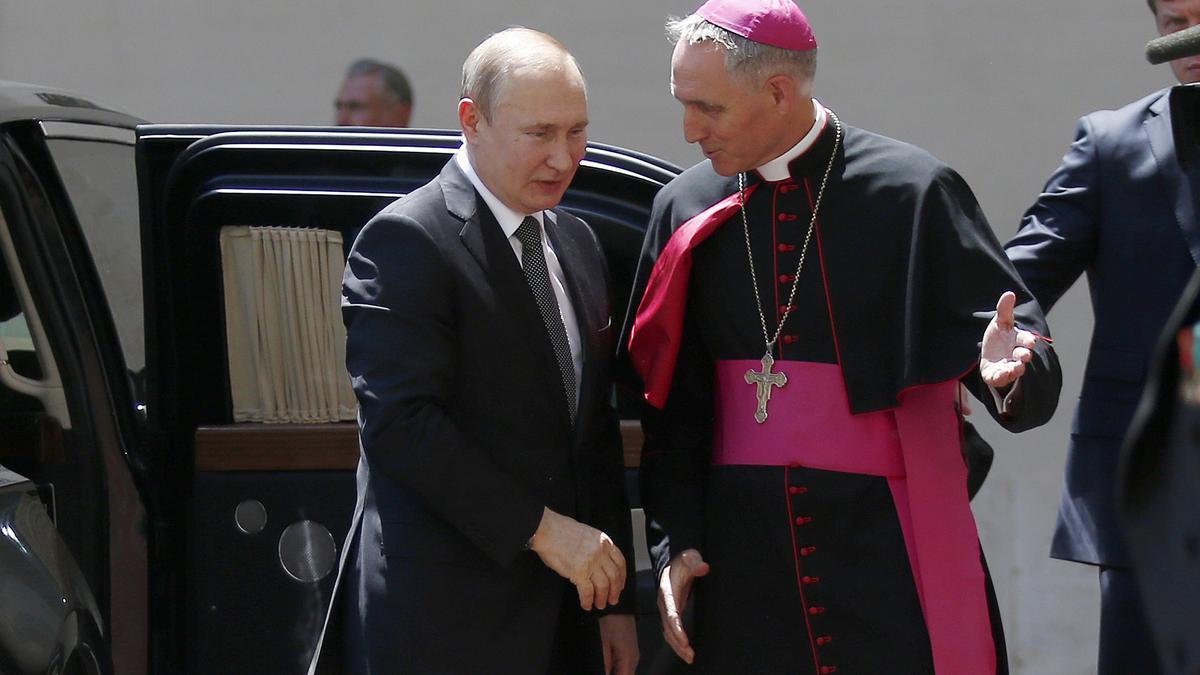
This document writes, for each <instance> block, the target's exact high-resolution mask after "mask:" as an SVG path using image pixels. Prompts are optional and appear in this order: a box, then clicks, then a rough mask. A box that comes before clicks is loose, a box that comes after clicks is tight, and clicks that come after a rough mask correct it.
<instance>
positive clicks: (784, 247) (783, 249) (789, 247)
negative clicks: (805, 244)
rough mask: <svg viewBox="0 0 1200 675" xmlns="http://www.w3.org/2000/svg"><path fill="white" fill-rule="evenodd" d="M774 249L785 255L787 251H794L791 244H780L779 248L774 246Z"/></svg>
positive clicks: (794, 248)
mask: <svg viewBox="0 0 1200 675" xmlns="http://www.w3.org/2000/svg"><path fill="white" fill-rule="evenodd" d="M775 248H777V249H778V250H779V252H780V253H787V252H789V251H795V250H796V247H795V246H793V245H791V244H780V245H779V246H776V247H775Z"/></svg>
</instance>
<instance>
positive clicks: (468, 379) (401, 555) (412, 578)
mask: <svg viewBox="0 0 1200 675" xmlns="http://www.w3.org/2000/svg"><path fill="white" fill-rule="evenodd" d="M546 231H547V236H548V237H549V238H550V244H551V246H552V247H553V248H554V251H555V253H556V255H557V256H558V258H559V261H560V262H561V264H562V268H563V271H564V273H565V275H566V278H567V285H568V287H569V290H570V293H571V297H572V304H573V305H574V308H575V313H576V316H577V318H578V322H579V333H580V335H581V339H582V342H583V345H582V346H583V350H584V359H583V372H582V376H581V378H580V384H581V386H580V400H579V408H578V411H579V412H578V417H577V420H576V423H575V425H574V427H572V424H571V422H570V418H569V413H568V410H567V405H566V399H565V397H564V396H563V392H562V384H561V382H562V381H561V379H560V378H561V375H560V374H559V370H558V365H557V361H556V360H555V356H554V352H553V348H552V347H551V344H550V340H549V337H548V336H547V332H546V329H545V325H544V323H543V321H542V319H541V315H540V313H539V311H538V308H537V303H536V300H535V299H534V296H533V294H532V292H531V291H530V290H529V286H528V284H527V283H526V281H525V277H524V275H523V273H522V271H521V267H520V264H519V262H518V260H517V258H516V256H515V255H513V251H512V248H511V246H510V245H509V243H508V241H507V240H506V239H505V237H504V234H503V232H502V231H501V229H500V226H499V225H498V224H497V223H496V221H495V218H494V216H493V215H492V214H491V212H490V211H489V210H488V208H487V206H486V205H485V204H484V202H483V201H482V199H480V198H479V196H478V195H477V193H476V191H475V189H474V188H473V186H472V185H471V183H470V181H469V180H468V178H467V177H466V176H465V175H464V174H463V173H462V171H461V170H460V169H459V168H458V166H457V164H456V163H455V162H454V161H453V160H451V161H450V162H448V163H447V164H446V166H445V168H444V169H443V170H442V172H441V174H440V175H439V176H438V178H436V179H435V180H433V181H432V182H430V183H429V184H427V185H425V186H423V187H421V188H420V189H418V190H416V191H414V192H413V193H412V194H409V195H408V196H406V197H405V198H403V199H401V200H399V201H397V202H395V203H393V204H392V205H390V206H389V207H387V208H386V209H384V210H383V211H382V212H381V213H380V214H378V215H377V216H375V218H373V219H372V220H371V221H370V222H369V223H368V224H367V225H366V226H365V227H364V228H363V230H362V232H361V233H360V234H359V235H358V237H357V239H356V240H355V242H354V246H353V249H352V250H351V253H350V257H349V260H348V264H347V268H346V275H345V280H344V285H343V301H342V308H343V314H344V319H345V323H346V327H347V331H348V338H347V350H346V361H347V365H348V368H349V371H350V375H351V377H352V379H353V384H354V390H355V393H356V394H357V396H358V401H359V425H360V443H361V448H362V455H361V459H360V461H359V469H358V504H357V507H356V509H355V517H354V523H353V525H352V527H351V530H350V534H349V536H348V537H347V541H346V546H345V548H344V550H343V554H342V561H341V568H340V570H339V578H338V582H337V585H336V587H335V591H334V600H333V602H332V608H331V612H330V619H329V620H327V625H326V629H325V635H324V636H323V638H322V644H321V645H319V646H318V650H319V653H318V656H317V659H316V660H319V661H320V663H321V669H319V670H318V672H325V671H324V667H325V665H326V664H329V663H333V662H336V661H337V660H338V658H340V657H339V656H337V655H335V653H331V652H336V651H337V647H341V648H343V649H346V650H353V651H352V652H350V653H352V654H361V656H362V657H363V658H364V659H366V660H367V662H368V663H370V664H371V667H372V668H375V669H376V671H378V670H379V669H382V670H381V671H379V672H389V673H399V672H419V673H435V672H436V673H441V672H445V673H475V672H493V673H499V672H522V673H525V672H528V673H535V672H545V671H546V668H547V663H548V661H549V659H550V657H551V649H552V646H553V643H554V640H555V634H556V633H555V631H556V626H557V625H558V622H559V620H560V604H562V603H560V600H561V599H562V596H563V594H564V592H567V593H572V594H573V591H571V590H570V587H569V586H568V585H567V583H566V582H565V581H564V580H563V579H562V578H560V577H559V576H557V575H556V574H555V573H554V572H552V571H551V570H550V569H549V568H547V567H545V565H543V564H542V562H541V561H540V560H539V559H538V557H537V556H536V554H534V553H532V552H531V551H526V550H524V546H525V544H526V542H527V541H528V540H529V538H530V536H531V535H532V534H533V532H534V530H536V528H537V525H538V523H539V521H540V519H541V516H542V508H543V506H548V507H550V508H551V509H553V510H555V511H557V512H559V513H562V514H564V515H568V516H572V517H574V518H576V519H578V520H581V521H583V522H587V523H590V524H592V525H593V526H595V527H597V528H599V529H601V530H603V531H604V532H607V533H609V534H610V536H612V537H613V539H614V540H615V541H616V542H617V543H618V545H619V546H621V548H622V550H623V551H624V552H625V555H626V558H627V559H628V560H630V561H632V559H633V558H632V548H631V546H630V541H631V538H630V526H629V510H628V507H627V505H626V498H625V495H624V487H623V485H624V483H623V474H624V467H623V461H622V453H621V443H620V433H619V429H618V422H617V418H616V414H615V412H614V411H613V409H612V407H611V406H610V405H609V392H610V383H609V362H610V354H611V353H612V351H613V349H612V347H613V333H614V331H613V327H612V321H611V312H610V308H609V300H608V291H607V288H606V283H605V279H606V267H605V265H604V261H603V254H602V252H601V249H600V245H599V242H598V241H597V240H596V237H595V235H594V234H593V233H592V231H591V230H590V229H589V228H588V227H587V225H585V224H584V223H583V221H581V220H579V219H578V218H575V217H574V216H571V215H570V214H568V213H566V212H565V211H560V210H554V211H553V212H547V217H546ZM629 569H630V573H631V574H632V570H633V565H632V564H630V565H629ZM632 587H633V586H632V583H630V584H629V586H628V588H629V589H632ZM631 595H632V590H630V591H627V592H625V593H623V594H622V602H623V603H625V602H628V601H627V598H628V597H629V596H631ZM567 604H569V603H567ZM575 607H576V610H578V602H577V601H575ZM623 609H624V610H625V611H631V610H629V609H627V608H623ZM339 619H343V620H344V624H339V621H338V620H339ZM592 625H593V626H594V623H593V624H592ZM339 633H340V639H339ZM331 648H333V649H331ZM316 660H315V661H316ZM376 671H370V672H376ZM363 672H367V671H366V670H364V671H363Z"/></svg>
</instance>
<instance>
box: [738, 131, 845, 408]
mask: <svg viewBox="0 0 1200 675" xmlns="http://www.w3.org/2000/svg"><path fill="white" fill-rule="evenodd" d="M826 112H827V113H828V114H829V117H830V118H831V119H832V120H833V126H834V130H835V134H834V137H833V151H832V152H831V153H830V155H829V164H828V165H827V166H826V167H825V175H824V176H823V177H822V178H821V188H820V189H819V190H817V200H816V201H815V202H814V203H813V210H812V218H810V219H809V221H808V232H807V233H806V234H805V235H804V246H802V247H801V248H800V262H799V263H798V264H797V265H796V275H795V276H794V277H793V278H792V290H791V292H789V293H788V301H787V304H786V305H785V306H784V308H783V316H782V317H780V318H779V325H778V326H776V327H775V335H771V334H770V333H768V332H767V316H766V314H765V313H764V312H763V309H762V296H760V295H759V293H758V276H757V275H756V274H755V271H754V250H753V249H752V248H751V246H750V219H749V218H748V217H747V216H746V174H745V173H739V174H738V206H739V207H740V209H741V212H742V229H743V231H744V232H745V233H746V257H747V259H749V261H750V284H751V287H752V288H753V289H754V307H755V308H756V309H758V320H759V323H760V324H761V325H762V332H763V340H764V341H765V342H766V346H767V349H766V353H765V354H764V355H763V357H762V371H761V372H758V371H755V370H754V369H750V370H749V371H747V372H746V384H753V385H755V387H756V388H757V392H756V397H757V399H758V409H757V410H756V411H755V413H754V419H755V420H756V421H757V422H758V423H759V424H762V423H763V422H766V421H767V401H769V400H771V387H782V386H783V385H785V384H787V374H785V373H782V372H777V373H773V372H771V368H772V366H774V365H775V357H773V356H772V355H771V352H773V351H775V343H776V342H778V341H779V334H780V333H782V332H783V326H784V324H786V323H787V319H788V316H789V315H790V314H791V313H792V303H793V301H795V299H796V288H797V287H798V286H799V285H800V272H801V271H802V270H803V269H804V258H805V256H806V255H807V254H808V244H809V242H810V241H812V234H813V228H814V227H815V226H816V224H817V212H818V211H820V210H821V200H822V199H823V198H824V197H825V186H826V185H828V183H829V174H830V173H832V172H833V163H834V161H835V160H836V159H837V151H838V146H839V145H841V141H842V121H841V120H840V119H838V116H837V115H836V114H834V112H833V111H832V110H828V109H827V110H826Z"/></svg>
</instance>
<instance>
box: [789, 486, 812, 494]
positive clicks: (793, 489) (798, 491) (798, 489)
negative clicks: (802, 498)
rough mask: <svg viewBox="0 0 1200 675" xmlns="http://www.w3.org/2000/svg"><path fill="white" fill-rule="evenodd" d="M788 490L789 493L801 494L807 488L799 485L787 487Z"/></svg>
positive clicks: (806, 490)
mask: <svg viewBox="0 0 1200 675" xmlns="http://www.w3.org/2000/svg"><path fill="white" fill-rule="evenodd" d="M788 492H789V493H791V494H794V495H802V494H804V493H805V492H808V488H806V487H799V486H792V487H790V488H788Z"/></svg>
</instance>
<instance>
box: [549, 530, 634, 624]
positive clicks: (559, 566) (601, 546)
mask: <svg viewBox="0 0 1200 675" xmlns="http://www.w3.org/2000/svg"><path fill="white" fill-rule="evenodd" d="M529 548H530V549H532V550H533V552H534V553H536V554H538V557H539V558H541V559H542V562H543V563H545V565H546V567H549V568H550V569H552V570H554V571H555V572H557V573H558V575H559V576H561V577H563V578H565V579H567V580H568V581H570V582H571V583H572V584H574V585H575V590H576V591H578V592H579V606H580V607H582V608H583V609H585V610H590V609H591V608H592V607H595V608H596V609H604V608H605V607H607V606H608V605H615V604H617V600H618V599H619V598H620V596H621V590H622V589H624V588H625V556H623V555H621V549H619V548H617V545H616V544H614V543H613V540H612V539H610V538H609V536H608V535H607V534H604V533H603V532H601V531H600V530H597V529H596V528H594V527H592V526H590V525H584V524H583V523H581V522H579V521H577V520H575V519H574V518H568V517H567V516H564V515H561V514H558V513H555V512H554V511H551V510H550V509H545V510H544V511H542V521H541V523H539V524H538V528H537V532H534V533H533V538H532V539H530V540H529Z"/></svg>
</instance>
